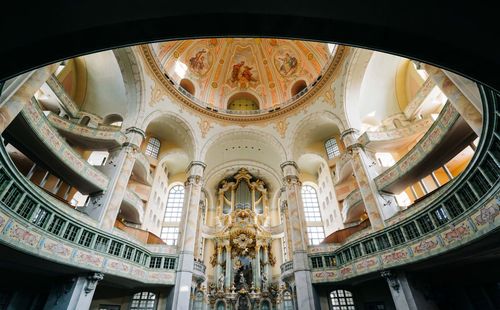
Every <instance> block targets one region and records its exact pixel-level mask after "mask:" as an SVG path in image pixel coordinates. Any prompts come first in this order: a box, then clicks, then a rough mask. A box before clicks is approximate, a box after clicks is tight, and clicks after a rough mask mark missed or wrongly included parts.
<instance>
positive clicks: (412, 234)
mask: <svg viewBox="0 0 500 310" xmlns="http://www.w3.org/2000/svg"><path fill="white" fill-rule="evenodd" d="M403 229H404V231H405V233H406V237H408V240H412V239H415V238H417V237H418V236H420V232H419V231H418V228H417V225H415V223H414V222H411V223H408V224H406V225H405V226H403Z"/></svg>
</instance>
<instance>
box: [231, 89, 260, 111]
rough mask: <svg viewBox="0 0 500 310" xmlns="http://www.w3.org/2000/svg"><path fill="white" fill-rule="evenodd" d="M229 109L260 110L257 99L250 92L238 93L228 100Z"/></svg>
mask: <svg viewBox="0 0 500 310" xmlns="http://www.w3.org/2000/svg"><path fill="white" fill-rule="evenodd" d="M227 109H228V110H236V111H247V110H259V109H260V103H259V99H257V97H256V96H255V95H253V94H251V93H249V92H237V93H235V94H233V95H232V96H231V97H229V99H228V100H227Z"/></svg>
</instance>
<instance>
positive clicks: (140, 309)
mask: <svg viewBox="0 0 500 310" xmlns="http://www.w3.org/2000/svg"><path fill="white" fill-rule="evenodd" d="M154 309H156V294H154V293H151V292H139V293H136V294H134V296H133V297H132V302H131V303H130V310H154Z"/></svg>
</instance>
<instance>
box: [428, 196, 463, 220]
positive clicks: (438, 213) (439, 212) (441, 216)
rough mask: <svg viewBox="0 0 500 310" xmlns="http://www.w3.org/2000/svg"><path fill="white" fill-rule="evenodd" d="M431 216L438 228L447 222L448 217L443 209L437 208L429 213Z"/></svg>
mask: <svg viewBox="0 0 500 310" xmlns="http://www.w3.org/2000/svg"><path fill="white" fill-rule="evenodd" d="M457 202H458V201H457ZM431 215H432V217H433V218H434V220H435V221H436V223H437V225H438V226H441V225H444V224H446V223H447V222H448V216H447V215H446V212H445V211H444V208H443V207H438V208H436V209H435V210H433V211H431Z"/></svg>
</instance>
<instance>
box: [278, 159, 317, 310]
mask: <svg viewBox="0 0 500 310" xmlns="http://www.w3.org/2000/svg"><path fill="white" fill-rule="evenodd" d="M281 170H282V171H283V176H284V183H285V193H286V199H287V205H288V208H287V209H288V215H289V216H288V219H289V221H288V223H286V225H289V227H290V230H289V231H290V234H291V240H292V249H289V251H292V255H291V256H292V258H293V270H294V278H295V283H296V292H297V306H298V309H301V310H302V309H304V310H308V309H315V304H314V292H313V286H312V279H311V270H310V268H309V258H308V256H307V246H308V242H307V226H306V221H305V214H304V206H303V203H302V195H301V189H302V183H301V182H300V180H299V177H298V175H299V171H298V167H297V164H296V163H295V162H292V161H287V162H284V163H283V164H281Z"/></svg>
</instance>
